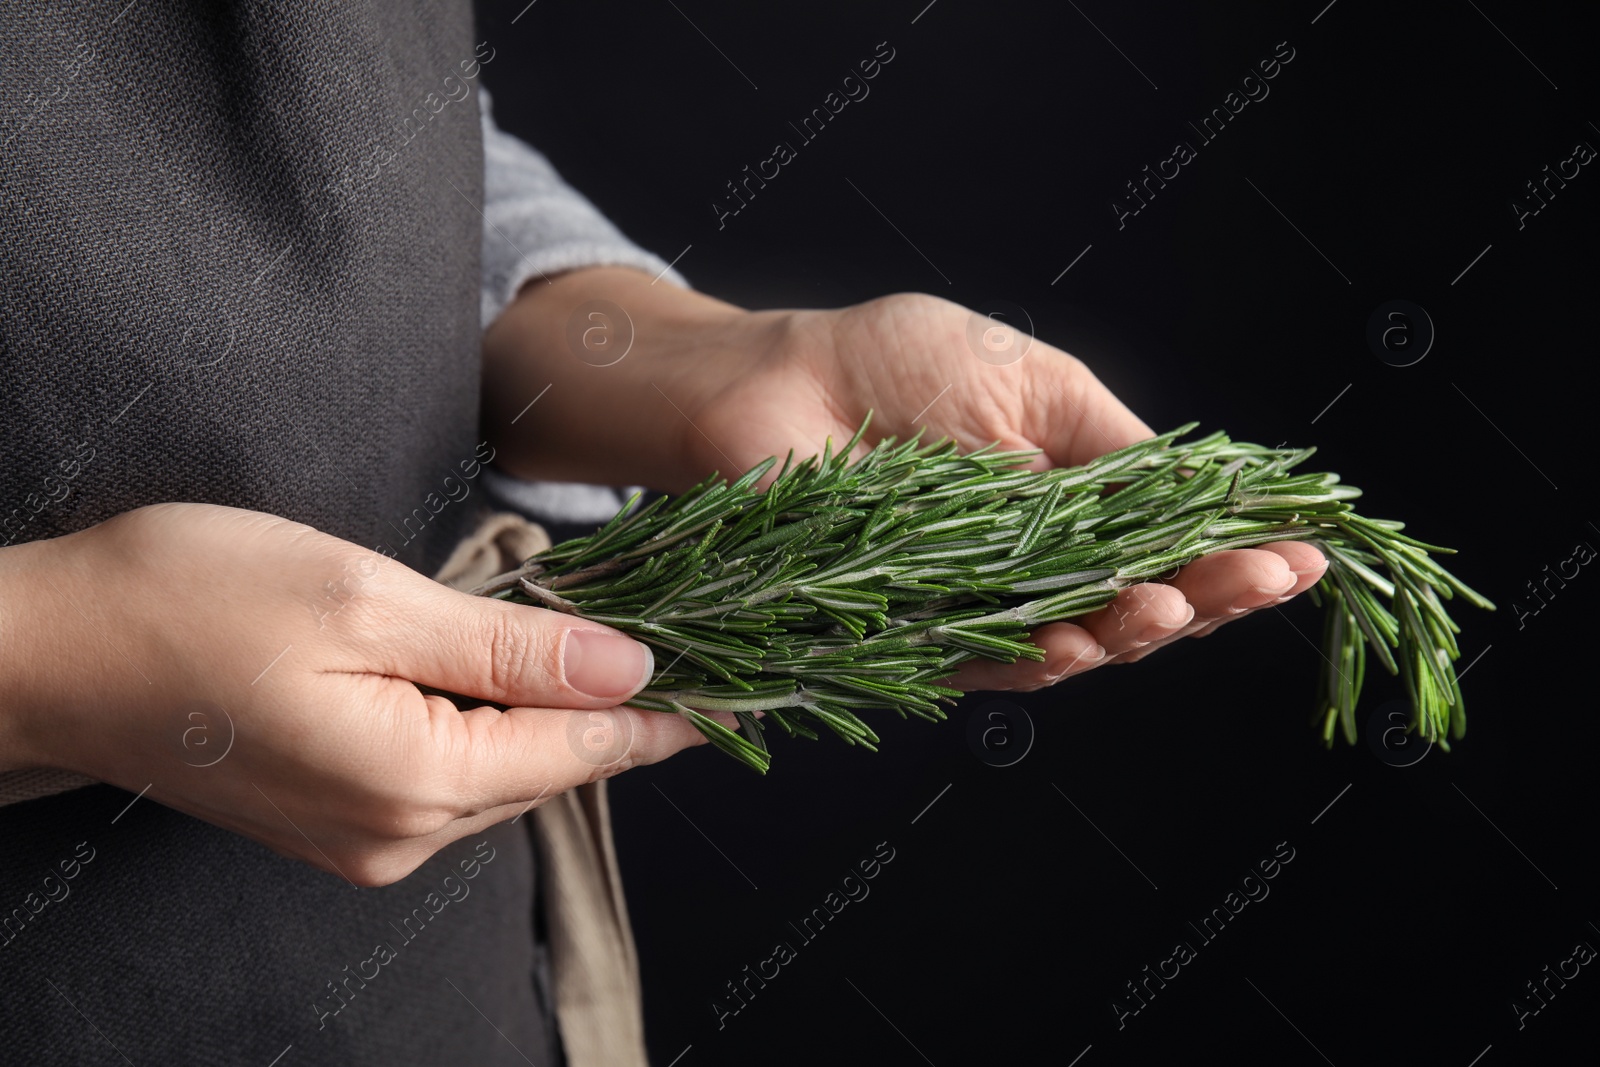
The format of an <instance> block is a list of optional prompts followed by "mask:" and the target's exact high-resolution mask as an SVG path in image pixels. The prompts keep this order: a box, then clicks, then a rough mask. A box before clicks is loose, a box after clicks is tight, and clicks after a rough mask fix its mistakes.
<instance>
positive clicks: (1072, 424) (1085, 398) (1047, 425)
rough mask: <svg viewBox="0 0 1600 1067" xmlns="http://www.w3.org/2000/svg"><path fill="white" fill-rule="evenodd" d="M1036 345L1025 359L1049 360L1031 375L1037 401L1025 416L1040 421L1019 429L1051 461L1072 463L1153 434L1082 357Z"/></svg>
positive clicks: (1090, 458)
mask: <svg viewBox="0 0 1600 1067" xmlns="http://www.w3.org/2000/svg"><path fill="white" fill-rule="evenodd" d="M1038 347H1039V348H1040V349H1042V351H1038V352H1032V353H1030V354H1029V357H1028V358H1029V359H1035V358H1036V359H1037V360H1039V361H1040V362H1043V361H1046V360H1051V361H1054V362H1052V363H1051V365H1050V366H1049V367H1048V372H1047V373H1039V374H1037V375H1036V376H1035V378H1034V383H1035V388H1036V389H1037V390H1038V399H1039V401H1040V402H1039V403H1037V404H1032V405H1029V407H1028V415H1027V416H1025V417H1027V418H1037V419H1039V420H1040V421H1039V422H1038V423H1037V424H1035V425H1029V426H1026V427H1024V430H1025V432H1026V433H1027V435H1028V436H1029V437H1030V438H1031V439H1032V440H1035V441H1038V442H1040V444H1041V447H1043V449H1044V453H1045V455H1046V456H1047V457H1049V459H1050V461H1051V462H1052V463H1054V464H1056V465H1057V466H1060V467H1075V466H1078V465H1080V464H1084V463H1088V462H1089V461H1090V460H1092V459H1095V458H1096V457H1098V456H1103V455H1105V454H1106V453H1107V452H1114V451H1116V450H1117V449H1119V448H1126V447H1127V446H1128V445H1131V444H1134V443H1135V442H1137V441H1143V440H1145V439H1146V438H1148V437H1154V436H1155V431H1154V430H1152V429H1151V428H1150V427H1149V426H1147V425H1146V424H1145V422H1144V420H1143V419H1141V418H1139V416H1137V415H1135V414H1134V413H1133V412H1132V411H1130V410H1129V409H1128V406H1127V405H1126V404H1124V403H1123V402H1122V401H1121V400H1118V399H1117V397H1116V395H1115V394H1114V393H1112V392H1111V390H1110V389H1107V388H1106V387H1105V385H1104V383H1102V382H1101V381H1100V379H1099V378H1097V377H1095V375H1094V372H1093V371H1091V370H1090V369H1089V368H1088V367H1087V366H1085V365H1084V364H1083V363H1082V362H1081V361H1079V360H1077V359H1075V358H1073V357H1072V356H1069V355H1067V354H1066V353H1064V352H1061V351H1059V350H1057V349H1054V348H1051V347H1049V346H1048V345H1039V346H1038ZM1058 367H1059V369H1058Z"/></svg>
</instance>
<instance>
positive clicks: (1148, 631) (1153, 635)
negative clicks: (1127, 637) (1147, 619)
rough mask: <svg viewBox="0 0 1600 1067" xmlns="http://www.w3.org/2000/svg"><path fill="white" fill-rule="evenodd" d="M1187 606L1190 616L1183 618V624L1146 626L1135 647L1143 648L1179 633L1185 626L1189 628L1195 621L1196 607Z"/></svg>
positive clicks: (1159, 623)
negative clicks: (1152, 642)
mask: <svg viewBox="0 0 1600 1067" xmlns="http://www.w3.org/2000/svg"><path fill="white" fill-rule="evenodd" d="M1186 606H1187V608H1188V614H1187V615H1185V616H1184V617H1183V620H1182V621H1181V622H1179V623H1177V624H1176V625H1169V624H1167V623H1164V622H1153V623H1151V624H1150V625H1149V626H1146V627H1145V628H1144V629H1143V630H1140V631H1139V639H1138V640H1137V641H1135V642H1134V643H1133V647H1134V648H1143V647H1144V646H1145V645H1148V644H1149V643H1150V642H1151V641H1156V640H1159V639H1161V638H1163V637H1170V636H1171V635H1172V634H1175V633H1177V632H1178V631H1179V630H1181V629H1183V628H1184V627H1185V626H1188V625H1189V624H1190V623H1191V622H1193V621H1194V605H1193V604H1189V605H1186Z"/></svg>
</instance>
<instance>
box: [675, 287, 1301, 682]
mask: <svg viewBox="0 0 1600 1067" xmlns="http://www.w3.org/2000/svg"><path fill="white" fill-rule="evenodd" d="M763 314H764V315H765V316H766V317H767V320H768V331H769V340H768V342H767V344H766V345H765V346H764V347H762V348H760V349H758V350H757V351H758V354H757V355H756V357H755V358H750V357H746V359H745V361H744V362H743V364H742V366H741V367H740V370H739V372H738V373H732V372H727V373H724V374H723V375H721V376H718V375H716V374H710V373H705V372H701V373H699V374H696V375H695V376H694V381H695V382H696V383H697V384H698V385H699V388H698V389H690V388H687V387H686V388H684V389H683V390H682V392H683V393H684V395H685V396H686V398H687V399H686V400H685V401H684V411H685V416H686V420H687V421H690V422H692V426H691V427H690V430H691V432H689V433H686V434H684V438H683V442H684V443H683V451H684V453H685V454H687V455H688V456H690V457H691V459H690V465H691V467H694V468H698V469H704V470H712V469H717V468H722V469H724V470H726V468H727V466H728V465H729V463H732V464H734V465H736V466H739V467H741V468H744V467H748V466H750V465H751V464H753V463H755V462H758V461H759V460H761V459H764V458H765V457H767V456H769V455H780V456H781V455H783V454H784V453H785V452H787V451H788V450H789V449H790V448H793V449H795V450H796V452H797V453H798V454H801V455H806V454H810V453H811V452H814V451H816V450H817V448H818V446H819V445H820V444H821V442H822V441H823V440H825V439H826V438H828V437H830V436H831V437H832V438H833V440H834V441H835V442H836V443H842V442H843V441H846V440H848V439H849V438H850V437H851V436H852V435H853V434H854V433H855V430H856V428H857V427H858V426H860V424H861V420H862V419H863V418H865V417H866V415H867V413H868V412H869V411H871V412H872V425H871V428H870V432H869V434H868V440H867V442H866V444H870V443H871V442H872V441H875V440H877V439H878V438H880V437H888V436H894V437H900V438H904V437H907V436H909V435H910V434H912V433H915V432H916V431H917V430H918V429H923V430H924V431H925V435H926V436H927V437H928V439H930V440H934V439H937V438H940V437H950V438H953V439H954V440H955V441H957V442H958V443H959V444H960V445H961V446H962V447H964V448H968V449H972V448H980V447H982V446H984V445H988V444H991V443H994V442H998V444H999V447H1000V448H1002V449H1008V450H1009V449H1038V450H1039V451H1040V453H1041V454H1040V455H1039V457H1038V458H1037V459H1036V460H1035V461H1034V463H1033V467H1034V468H1035V469H1040V470H1043V469H1048V468H1050V467H1057V466H1076V465H1078V464H1082V463H1087V462H1089V461H1090V460H1092V459H1094V458H1095V457H1097V456H1100V455H1103V454H1104V453H1106V452H1110V451H1113V450H1115V449H1118V448H1122V447H1124V446H1126V445H1130V444H1133V443H1134V442H1135V441H1139V440H1143V439H1144V438H1147V437H1152V436H1154V432H1153V431H1152V430H1151V429H1150V427H1148V426H1146V425H1145V424H1144V423H1143V422H1142V421H1140V419H1139V418H1138V417H1137V416H1135V415H1134V414H1133V412H1131V411H1129V410H1128V408H1127V407H1126V406H1125V405H1124V404H1123V403H1122V402H1121V401H1120V400H1118V399H1117V398H1116V397H1115V396H1113V395H1112V393H1111V392H1110V390H1108V389H1107V388H1106V387H1105V386H1104V385H1102V384H1101V382H1100V380H1099V379H1098V378H1096V377H1095V376H1094V374H1093V373H1092V372H1090V370H1089V369H1088V368H1087V367H1086V366H1084V365H1083V363H1081V362H1079V361H1078V360H1077V359H1074V358H1073V357H1072V356H1069V355H1067V354H1066V353H1065V352H1062V351H1060V350H1058V349H1055V348H1052V347H1050V346H1049V345H1047V344H1044V343H1042V342H1040V341H1037V340H1031V343H1030V339H1029V338H1028V337H1027V336H1026V335H1019V334H1018V333H1017V332H1016V331H1015V330H1012V329H1010V328H1008V327H1006V326H1004V325H1003V324H999V323H996V322H995V321H992V320H985V319H984V318H982V317H981V316H979V315H977V313H976V312H973V311H970V310H968V309H966V308H964V307H961V306H960V305H958V304H953V303H951V302H949V301H947V300H941V299H939V298H937V297H932V296H925V295H921V294H900V295H895V296H889V297H883V298H881V299H877V300H872V301H868V302H867V303H865V304H858V305H856V306H854V307H849V308H844V309H842V310H838V311H794V312H787V313H783V314H782V315H781V316H779V317H776V318H774V317H772V313H763ZM980 351H981V352H982V353H983V357H980V355H979V352H980ZM984 357H987V358H984ZM866 444H863V446H861V450H863V451H864V450H865V447H866ZM1326 565H1327V561H1326V560H1325V559H1324V558H1323V556H1322V554H1321V553H1320V552H1319V551H1317V549H1316V548H1314V547H1312V546H1311V545H1308V544H1306V543H1304V542H1302V541H1280V542H1274V543H1272V544H1268V545H1263V546H1262V547H1260V548H1255V549H1240V550H1237V551H1231V552H1219V553H1216V554H1214V555H1210V556H1206V557H1204V558H1202V559H1199V560H1196V561H1195V562H1193V563H1191V564H1189V565H1188V566H1187V567H1184V568H1183V569H1182V570H1181V571H1179V572H1178V574H1177V575H1176V576H1175V577H1174V578H1172V579H1171V580H1170V581H1168V582H1147V583H1144V584H1141V585H1136V586H1132V587H1130V588H1127V589H1124V590H1123V591H1122V592H1121V593H1120V594H1119V595H1118V597H1117V599H1116V600H1115V601H1113V602H1112V603H1111V604H1109V605H1107V606H1106V607H1104V608H1102V609H1100V610H1099V611H1097V612H1095V613H1093V614H1090V615H1087V616H1084V618H1083V619H1082V620H1081V622H1077V623H1066V622H1063V623H1054V624H1051V625H1048V626H1044V627H1041V628H1040V629H1038V630H1036V631H1035V632H1034V635H1033V640H1034V642H1035V643H1036V644H1038V645H1039V646H1040V647H1042V648H1043V649H1044V650H1045V656H1046V658H1045V659H1044V661H1042V662H1032V661H1024V662H1021V663H1016V664H1001V663H995V662H993V661H989V660H975V661H972V662H969V663H967V664H966V665H964V666H963V667H962V668H961V669H960V671H959V673H958V674H956V675H955V676H954V678H952V679H951V680H950V682H949V684H950V685H952V686H955V687H956V688H961V689H1036V688H1039V687H1041V686H1044V685H1048V684H1051V683H1053V682H1056V681H1058V680H1060V679H1061V678H1064V677H1066V676H1067V675H1069V674H1075V673H1079V672H1081V671H1085V670H1089V669H1091V668H1093V667H1097V666H1100V665H1102V664H1104V663H1129V662H1133V661H1135V660H1138V659H1142V658H1143V657H1145V656H1147V655H1149V654H1150V653H1151V652H1152V651H1154V650H1155V649H1157V648H1160V647H1162V646H1163V645H1166V644H1169V643H1170V642H1172V641H1173V640H1175V639H1177V638H1179V637H1184V636H1189V635H1204V634H1208V633H1210V632H1211V631H1212V630H1214V629H1216V628H1217V627H1218V626H1220V625H1221V624H1223V623H1225V622H1228V621H1230V620H1232V619H1235V618H1239V617H1241V616H1243V615H1246V614H1249V613H1250V612H1252V611H1255V610H1258V609H1260V608H1264V607H1270V606H1272V605H1275V604H1279V603H1282V602H1284V601H1286V600H1288V599H1289V598H1291V597H1293V596H1295V595H1296V594H1299V593H1302V592H1304V591H1305V590H1306V589H1309V588H1310V587H1311V586H1313V585H1315V584H1316V582H1317V580H1318V579H1320V578H1321V577H1322V572H1323V570H1324V569H1325V568H1326Z"/></svg>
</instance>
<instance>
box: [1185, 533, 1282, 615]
mask: <svg viewBox="0 0 1600 1067" xmlns="http://www.w3.org/2000/svg"><path fill="white" fill-rule="evenodd" d="M1298 580H1299V575H1296V574H1295V573H1294V572H1293V571H1292V570H1290V569H1289V563H1288V561H1287V560H1286V559H1285V558H1284V557H1283V556H1282V555H1280V554H1279V553H1276V552H1267V551H1263V550H1261V549H1256V548H1240V549H1234V550H1232V551H1228V552H1217V553H1214V554H1212V555H1209V556H1201V557H1200V558H1199V559H1197V560H1195V561H1194V562H1193V563H1190V564H1188V565H1187V566H1185V567H1184V568H1183V569H1182V570H1180V571H1179V572H1178V575H1177V577H1176V578H1174V579H1172V581H1171V582H1170V583H1168V584H1169V585H1171V586H1172V587H1173V588H1174V589H1177V590H1178V591H1179V592H1180V593H1182V594H1183V597H1184V599H1185V600H1187V601H1188V602H1189V603H1190V604H1192V605H1194V610H1195V618H1196V619H1200V620H1205V621H1210V620H1212V619H1220V618H1227V617H1230V616H1233V615H1242V614H1243V613H1244V612H1246V611H1250V610H1251V609H1253V608H1260V607H1265V606H1266V605H1268V604H1271V603H1274V602H1276V601H1277V600H1278V598H1279V597H1282V596H1285V595H1287V594H1288V592H1289V590H1290V589H1292V588H1293V587H1294V585H1295V584H1296V582H1297V581H1298Z"/></svg>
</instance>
